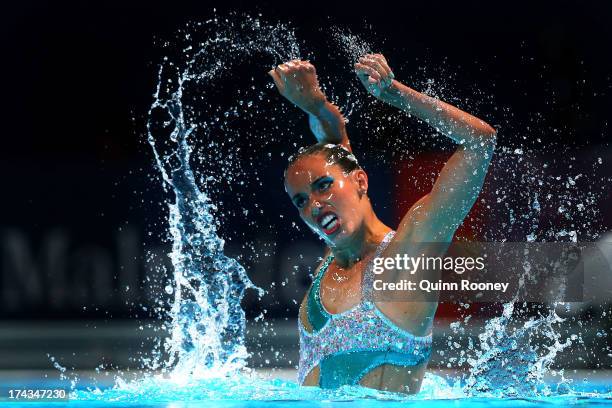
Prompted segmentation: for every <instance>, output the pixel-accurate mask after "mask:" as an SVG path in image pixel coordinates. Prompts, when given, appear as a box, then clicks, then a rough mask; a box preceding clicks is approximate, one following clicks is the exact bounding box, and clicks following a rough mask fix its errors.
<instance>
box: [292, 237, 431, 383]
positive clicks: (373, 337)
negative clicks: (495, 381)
mask: <svg viewBox="0 0 612 408" xmlns="http://www.w3.org/2000/svg"><path fill="white" fill-rule="evenodd" d="M393 235H394V232H393V231H391V232H389V233H388V234H387V235H386V236H385V238H384V239H383V241H382V242H381V244H380V246H379V247H378V248H377V250H376V255H375V257H378V256H380V254H381V253H382V251H383V250H384V249H385V247H386V246H387V244H388V243H389V242H390V241H391V239H392V238H393ZM333 259H334V257H333V255H330V256H329V257H328V258H327V259H326V260H325V262H324V263H323V266H322V267H321V269H320V271H319V273H318V275H317V277H316V278H315V280H314V282H313V284H312V287H311V289H310V292H309V293H308V301H307V310H306V312H307V316H308V321H309V323H310V325H311V326H312V328H313V331H312V332H308V331H307V330H306V329H305V327H304V325H303V324H302V321H301V319H298V322H299V332H300V363H299V369H298V381H299V383H300V384H303V383H304V379H305V378H306V376H307V375H308V373H310V371H311V370H312V369H313V368H314V367H316V366H317V365H319V368H320V371H319V386H320V387H322V388H337V387H340V386H342V385H357V384H359V381H360V380H361V379H362V378H363V376H364V375H366V374H367V373H368V372H370V371H371V370H372V369H374V368H376V367H379V366H381V365H383V364H392V365H396V366H401V367H411V366H415V365H418V364H421V363H423V362H425V361H427V360H428V359H429V357H430V355H431V334H430V335H428V336H424V337H417V336H414V335H412V334H411V333H409V332H408V331H406V330H404V329H401V328H399V327H397V326H396V325H395V324H394V323H393V322H392V321H391V320H389V319H388V318H387V317H386V316H385V315H384V314H383V313H382V312H381V311H380V310H379V309H378V308H377V307H376V306H375V305H374V302H373V301H372V297H371V291H372V282H373V279H374V275H373V272H372V263H371V262H370V263H369V264H368V265H367V266H366V269H365V271H364V275H363V281H362V285H361V287H362V295H361V302H360V303H359V304H358V305H357V306H355V307H353V308H351V309H349V310H347V311H345V312H342V313H337V314H330V313H329V312H328V311H327V310H325V307H324V306H323V304H322V302H321V298H320V293H319V292H320V286H321V279H322V278H323V275H325V272H326V271H327V268H328V267H329V265H330V264H331V262H332V261H333Z"/></svg>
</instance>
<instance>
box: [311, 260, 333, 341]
mask: <svg viewBox="0 0 612 408" xmlns="http://www.w3.org/2000/svg"><path fill="white" fill-rule="evenodd" d="M333 260H334V255H333V254H331V255H329V256H328V257H327V259H325V262H323V265H321V268H319V273H318V274H317V276H315V279H314V282H313V283H312V287H311V288H310V292H309V293H308V302H307V308H306V314H307V316H308V322H309V323H310V325H311V326H312V328H313V329H314V330H315V331H316V330H320V329H321V328H322V327H323V326H325V323H327V320H329V318H330V317H331V316H330V315H329V313H327V311H326V310H325V309H324V308H323V304H322V303H321V298H320V287H321V279H322V278H323V275H325V272H326V271H327V268H329V265H330V264H331V263H332V261H333Z"/></svg>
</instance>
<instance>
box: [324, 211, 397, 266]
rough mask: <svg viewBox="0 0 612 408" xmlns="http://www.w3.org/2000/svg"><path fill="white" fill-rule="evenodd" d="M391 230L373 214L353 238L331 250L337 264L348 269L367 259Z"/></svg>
mask: <svg viewBox="0 0 612 408" xmlns="http://www.w3.org/2000/svg"><path fill="white" fill-rule="evenodd" d="M390 230H391V229H390V228H389V227H387V226H386V225H385V224H383V222H382V221H380V220H379V219H378V217H377V216H376V214H374V212H372V213H371V215H370V216H369V217H366V219H365V220H364V222H363V224H362V225H361V227H360V228H358V229H357V231H355V233H354V234H353V235H352V236H350V237H348V238H347V239H346V240H343V242H342V243H341V244H339V245H337V246H334V247H332V248H331V250H332V253H333V254H334V260H335V262H336V264H337V265H339V266H341V267H345V268H346V267H350V266H352V265H353V264H355V263H356V262H358V261H360V260H361V259H363V258H365V257H367V256H368V255H370V254H371V253H372V252H374V251H375V250H376V248H378V245H379V244H380V242H381V241H382V239H383V238H384V236H385V235H386V234H387V233H388V232H389V231H390Z"/></svg>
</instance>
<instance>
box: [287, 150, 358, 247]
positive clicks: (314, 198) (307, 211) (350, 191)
mask: <svg viewBox="0 0 612 408" xmlns="http://www.w3.org/2000/svg"><path fill="white" fill-rule="evenodd" d="M367 188H368V178H367V175H366V173H365V172H364V171H363V170H361V169H356V170H353V171H352V172H350V173H348V174H347V173H344V171H343V170H342V168H341V167H340V166H338V165H337V164H331V163H328V162H327V161H326V159H325V156H323V155H321V154H314V155H308V156H305V157H301V158H299V159H298V160H297V161H296V162H294V163H293V164H292V165H291V166H290V167H289V168H288V169H287V172H286V175H285V190H286V191H287V194H289V198H290V199H291V201H292V202H293V205H295V207H296V208H297V209H298V211H299V212H300V217H301V218H302V220H304V222H305V223H306V225H308V226H309V227H310V228H311V229H312V230H313V231H314V232H315V233H317V234H318V235H319V236H321V237H322V238H323V239H324V240H325V241H326V242H327V243H328V244H329V245H337V244H339V243H341V242H342V240H343V239H346V238H347V237H350V236H351V235H352V234H353V233H354V232H355V231H357V230H358V229H359V227H360V226H361V225H362V224H363V221H364V214H366V209H367V205H368V203H367V199H366V195H365V193H366V192H367Z"/></svg>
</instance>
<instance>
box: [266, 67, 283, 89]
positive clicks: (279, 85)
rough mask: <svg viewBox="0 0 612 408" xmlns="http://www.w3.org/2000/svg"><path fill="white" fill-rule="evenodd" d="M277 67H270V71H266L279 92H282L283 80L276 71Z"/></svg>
mask: <svg viewBox="0 0 612 408" xmlns="http://www.w3.org/2000/svg"><path fill="white" fill-rule="evenodd" d="M277 68H278V67H277ZM277 68H275V69H271V70H270V71H268V74H269V75H270V76H271V77H272V80H273V81H274V84H275V85H276V87H277V88H278V90H279V91H280V92H283V90H284V89H285V80H284V79H283V78H281V76H280V74H279V72H277V71H276V69H277Z"/></svg>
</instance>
